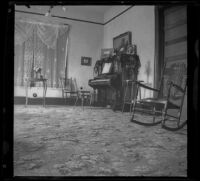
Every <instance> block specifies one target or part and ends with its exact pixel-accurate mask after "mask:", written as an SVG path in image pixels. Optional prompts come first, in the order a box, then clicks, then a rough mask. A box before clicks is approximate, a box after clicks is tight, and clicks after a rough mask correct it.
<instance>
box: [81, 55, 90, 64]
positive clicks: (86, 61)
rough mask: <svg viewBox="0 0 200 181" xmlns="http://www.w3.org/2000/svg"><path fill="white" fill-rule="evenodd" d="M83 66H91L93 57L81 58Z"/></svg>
mask: <svg viewBox="0 0 200 181" xmlns="http://www.w3.org/2000/svg"><path fill="white" fill-rule="evenodd" d="M81 65H86V66H91V65H92V58H91V57H81Z"/></svg>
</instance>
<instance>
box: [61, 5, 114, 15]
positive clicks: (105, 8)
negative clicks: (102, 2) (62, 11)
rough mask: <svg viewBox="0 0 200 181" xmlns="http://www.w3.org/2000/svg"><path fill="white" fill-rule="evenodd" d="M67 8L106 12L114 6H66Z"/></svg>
mask: <svg viewBox="0 0 200 181" xmlns="http://www.w3.org/2000/svg"><path fill="white" fill-rule="evenodd" d="M65 7H66V8H76V9H77V11H78V10H79V9H80V10H82V11H86V12H94V13H100V14H104V13H105V12H106V11H107V10H109V9H110V8H111V7H112V6H84V5H82V6H65Z"/></svg>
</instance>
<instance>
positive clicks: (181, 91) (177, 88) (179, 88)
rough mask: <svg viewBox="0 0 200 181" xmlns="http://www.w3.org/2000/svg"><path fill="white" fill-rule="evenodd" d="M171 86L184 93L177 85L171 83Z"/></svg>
mask: <svg viewBox="0 0 200 181" xmlns="http://www.w3.org/2000/svg"><path fill="white" fill-rule="evenodd" d="M171 85H172V86H173V87H175V88H176V89H178V90H179V91H181V92H184V89H183V88H182V87H180V86H179V85H177V84H174V83H173V82H171Z"/></svg>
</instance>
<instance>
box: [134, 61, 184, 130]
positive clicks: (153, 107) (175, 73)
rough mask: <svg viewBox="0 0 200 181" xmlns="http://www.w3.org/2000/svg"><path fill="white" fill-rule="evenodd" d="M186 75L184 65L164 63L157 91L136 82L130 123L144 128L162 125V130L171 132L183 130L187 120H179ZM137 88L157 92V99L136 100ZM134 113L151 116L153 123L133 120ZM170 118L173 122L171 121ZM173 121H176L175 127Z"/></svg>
mask: <svg viewBox="0 0 200 181" xmlns="http://www.w3.org/2000/svg"><path fill="white" fill-rule="evenodd" d="M167 64H168V66H167ZM169 64H171V65H169ZM186 74H187V68H186V64H185V63H165V64H164V68H163V71H162V75H161V81H160V88H159V89H155V88H151V87H148V86H146V85H144V84H142V83H141V82H136V85H137V92H136V98H135V100H134V101H133V111H132V117H131V122H134V123H137V124H140V125H145V126H154V125H157V124H159V123H162V127H163V128H165V129H168V130H171V131H176V130H179V129H181V128H183V127H184V126H185V125H186V123H187V120H185V121H182V122H181V119H180V118H181V112H182V107H183V102H184V97H185V93H186V87H187V76H186ZM139 88H144V89H147V90H149V91H155V92H157V97H156V98H144V99H140V100H137V93H138V90H139ZM171 110H176V112H177V114H176V115H174V114H171V113H170V112H169V111H171ZM136 111H138V112H142V113H145V114H147V115H151V116H153V121H152V122H147V121H146V122H144V121H143V122H141V121H138V120H135V119H134V116H135V112H136ZM159 117H160V118H159ZM157 118H159V119H157ZM172 118H173V120H171V119H172ZM174 120H176V123H175V125H174ZM166 121H168V124H166Z"/></svg>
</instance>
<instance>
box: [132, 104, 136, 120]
mask: <svg viewBox="0 0 200 181" xmlns="http://www.w3.org/2000/svg"><path fill="white" fill-rule="evenodd" d="M136 104H137V103H136V100H134V101H133V112H132V117H131V121H132V120H134V116H135V106H136Z"/></svg>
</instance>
